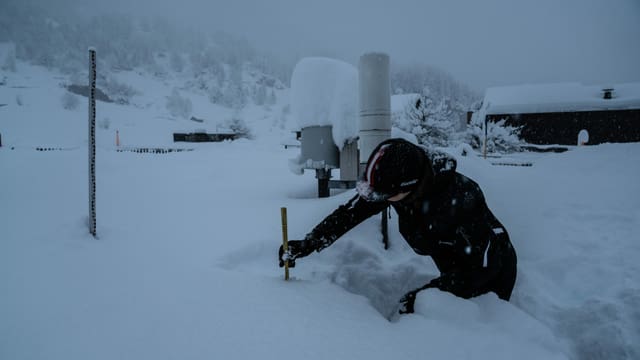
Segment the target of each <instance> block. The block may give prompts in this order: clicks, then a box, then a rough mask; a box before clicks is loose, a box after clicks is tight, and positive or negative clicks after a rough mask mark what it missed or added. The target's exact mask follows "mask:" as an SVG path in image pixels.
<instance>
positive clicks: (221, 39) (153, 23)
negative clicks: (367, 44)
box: [0, 0, 479, 108]
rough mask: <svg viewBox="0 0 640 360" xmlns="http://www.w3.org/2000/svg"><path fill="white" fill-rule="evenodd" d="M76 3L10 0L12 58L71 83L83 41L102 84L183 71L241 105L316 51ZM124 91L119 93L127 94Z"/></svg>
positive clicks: (400, 89)
mask: <svg viewBox="0 0 640 360" xmlns="http://www.w3.org/2000/svg"><path fill="white" fill-rule="evenodd" d="M76 5H77V4H76V2H73V1H57V2H51V3H44V4H43V3H38V2H34V1H14V0H9V1H7V2H6V4H5V5H3V11H2V13H0V42H5V43H12V44H13V47H14V49H15V51H14V52H15V54H13V56H15V58H17V59H20V60H23V61H27V62H30V63H33V64H37V65H42V66H45V67H47V68H54V69H57V70H60V71H61V72H63V73H64V74H67V75H68V76H69V78H70V79H71V82H72V83H77V82H82V81H84V79H86V77H85V76H84V74H86V71H87V48H88V47H95V48H96V49H97V51H98V66H99V68H100V69H101V71H100V73H99V82H101V83H102V84H103V87H105V86H109V85H108V83H109V78H110V74H112V73H117V72H119V71H130V70H134V69H135V70H138V71H144V72H145V73H146V74H147V75H148V76H154V77H159V78H162V77H163V76H167V74H169V73H172V74H178V75H179V76H180V77H182V78H183V79H184V87H185V88H187V89H192V90H195V91H201V92H206V93H207V95H208V96H209V99H210V101H211V102H212V103H215V104H220V105H223V106H226V107H231V108H242V107H243V106H244V105H245V104H246V101H247V99H248V98H251V99H253V100H254V102H256V103H257V104H261V103H263V102H264V101H267V100H268V98H269V96H270V95H271V92H270V91H269V90H270V89H273V88H282V87H288V86H289V81H290V77H291V73H292V71H293V67H294V66H295V63H296V62H297V61H298V60H299V59H300V58H303V57H305V56H316V55H319V54H318V53H317V52H310V53H309V54H299V56H298V58H297V59H293V58H291V57H290V56H286V55H283V54H280V55H278V54H274V53H268V52H266V51H264V50H257V49H258V47H256V46H255V45H254V44H252V43H251V42H250V41H249V40H247V39H246V38H245V37H243V36H239V35H236V34H233V33H230V32H227V31H225V30H224V29H215V25H212V26H211V30H203V29H202V28H201V27H200V28H196V27H195V26H190V25H186V24H184V23H179V22H178V21H176V20H175V19H169V18H167V17H166V16H160V15H153V14H154V13H153V12H150V13H149V15H147V16H140V15H137V14H128V13H124V12H122V11H118V10H117V9H114V10H112V11H104V12H101V13H98V12H94V13H93V14H86V9H84V10H83V8H82V7H78V6H76ZM390 55H391V59H392V62H393V59H394V58H393V54H390ZM0 61H5V59H0ZM7 61H8V60H7ZM391 71H392V76H391V81H392V83H391V88H392V91H393V93H396V94H400V93H419V92H421V91H423V90H424V88H425V87H428V88H429V90H430V92H431V94H432V95H433V96H435V97H437V98H444V97H446V98H448V99H453V100H454V101H456V102H459V103H461V104H463V106H465V107H466V106H468V105H469V104H470V103H471V102H473V101H475V100H477V99H478V98H479V94H478V93H477V92H474V91H472V90H470V88H469V87H468V86H466V85H465V84H463V83H462V82H460V81H458V80H456V79H455V78H454V77H453V76H452V75H450V74H449V73H448V72H446V71H444V70H442V69H439V68H437V67H435V66H432V65H428V64H424V63H420V62H418V61H415V62H413V63H412V64H411V65H403V64H399V63H392V69H391ZM247 72H249V73H251V74H253V75H255V76H254V77H255V80H252V82H253V81H255V82H253V83H247V79H246V77H247V76H246V73H247ZM256 74H260V75H256ZM114 82H115V81H113V80H112V81H111V84H112V87H113V86H114ZM118 86H119V87H120V88H126V87H127V84H118ZM124 90H127V89H124ZM130 91H136V89H131V90H130ZM138 91H140V89H138ZM119 92H121V93H122V92H123V89H120V90H119ZM124 92H125V93H126V92H127V91H124ZM127 96H128V95H124V98H122V99H120V101H122V102H127V101H126V97H127Z"/></svg>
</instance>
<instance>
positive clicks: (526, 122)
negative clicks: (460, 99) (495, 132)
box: [487, 109, 640, 145]
mask: <svg viewBox="0 0 640 360" xmlns="http://www.w3.org/2000/svg"><path fill="white" fill-rule="evenodd" d="M502 119H506V121H505V124H506V125H510V126H522V130H521V133H520V137H521V138H522V139H523V140H524V141H526V142H528V143H530V144H537V145H553V144H558V145H576V144H577V142H578V133H579V132H580V130H582V129H586V130H587V131H588V132H589V144H591V145H595V144H601V143H607V142H640V109H633V110H606V111H579V112H553V113H537V114H498V115H487V121H492V122H496V121H500V120H502Z"/></svg>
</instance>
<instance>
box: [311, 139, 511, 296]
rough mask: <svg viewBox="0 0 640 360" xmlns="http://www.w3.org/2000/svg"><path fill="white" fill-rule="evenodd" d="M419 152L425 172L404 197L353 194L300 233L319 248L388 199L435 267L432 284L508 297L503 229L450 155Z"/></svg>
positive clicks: (407, 233) (457, 292)
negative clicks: (368, 198)
mask: <svg viewBox="0 0 640 360" xmlns="http://www.w3.org/2000/svg"><path fill="white" fill-rule="evenodd" d="M425 155H426V157H427V159H428V161H425V163H426V165H425V169H424V172H425V176H423V180H422V181H421V183H420V184H419V185H418V188H417V189H416V190H414V191H413V192H412V193H411V194H409V196H407V197H406V198H405V199H403V200H401V201H398V202H388V201H383V202H369V201H366V200H364V199H363V198H361V197H360V196H359V195H356V196H355V197H353V198H352V199H351V200H349V201H348V202H347V203H346V204H344V205H342V206H340V207H339V208H338V209H336V210H335V211H334V212H333V213H331V214H330V215H329V216H327V217H326V218H325V219H324V220H323V221H322V222H321V223H320V224H318V225H317V226H316V227H315V228H314V229H313V230H312V231H311V232H310V233H309V234H308V235H307V237H306V239H308V240H313V241H314V242H316V243H317V244H318V246H317V248H318V249H317V250H318V251H320V250H322V249H323V248H325V247H327V246H329V245H331V244H332V243H333V242H334V241H336V240H337V239H338V238H339V237H340V236H342V235H343V234H345V233H346V232H347V231H349V230H350V229H352V228H353V227H355V226H356V225H358V224H359V223H361V222H362V221H364V220H365V219H367V218H369V217H371V216H372V215H374V214H377V213H379V212H381V211H382V210H383V209H384V208H386V207H388V206H389V205H391V206H393V208H394V209H395V211H396V212H397V214H398V222H399V228H400V233H401V234H402V236H403V237H404V239H405V240H406V241H407V243H408V244H409V245H410V246H411V247H412V248H413V250H414V251H415V252H416V253H417V254H420V255H428V256H431V258H432V259H433V261H434V262H435V264H436V266H437V267H438V269H439V270H440V272H441V276H440V277H439V278H437V279H435V280H434V281H432V285H433V286H434V287H438V288H440V289H441V290H444V291H449V292H452V293H454V294H455V295H457V296H461V297H464V298H469V297H473V296H477V295H480V294H483V293H486V292H489V291H494V292H496V293H497V294H498V296H500V297H501V298H503V299H505V300H508V299H509V296H510V295H511V290H512V288H513V285H514V282H515V275H516V255H515V251H514V249H513V247H512V246H511V243H510V241H509V237H508V235H507V231H506V229H505V228H504V226H503V225H502V224H501V223H500V222H499V221H498V220H497V219H496V217H495V216H494V215H493V213H492V212H491V211H490V210H489V208H488V207H487V204H486V202H485V199H484V196H483V194H482V191H481V190H480V187H479V186H478V184H476V183H475V182H474V181H473V180H471V179H469V178H468V177H466V176H464V175H462V174H459V173H457V172H456V161H455V159H453V158H452V157H450V156H448V155H446V154H444V153H440V152H432V151H428V150H426V149H425ZM431 174H433V175H431ZM426 179H429V180H426Z"/></svg>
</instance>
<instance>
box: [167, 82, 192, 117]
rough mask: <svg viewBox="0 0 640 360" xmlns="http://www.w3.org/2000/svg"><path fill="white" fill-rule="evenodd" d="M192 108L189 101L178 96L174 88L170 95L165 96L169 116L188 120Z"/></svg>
mask: <svg viewBox="0 0 640 360" xmlns="http://www.w3.org/2000/svg"><path fill="white" fill-rule="evenodd" d="M192 107H193V105H192V104H191V100H190V99H189V98H186V97H183V96H182V95H180V93H179V92H178V89H176V88H174V89H173V91H172V92H171V95H169V96H167V110H169V113H170V114H171V116H174V117H182V118H185V119H188V118H189V116H190V115H191V111H192Z"/></svg>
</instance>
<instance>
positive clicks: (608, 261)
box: [0, 64, 640, 360]
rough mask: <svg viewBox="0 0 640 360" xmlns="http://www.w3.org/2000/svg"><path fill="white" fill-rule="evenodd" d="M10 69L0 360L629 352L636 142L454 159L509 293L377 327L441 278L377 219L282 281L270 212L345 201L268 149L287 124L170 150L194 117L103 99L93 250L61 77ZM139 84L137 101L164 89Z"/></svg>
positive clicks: (638, 203)
mask: <svg viewBox="0 0 640 360" xmlns="http://www.w3.org/2000/svg"><path fill="white" fill-rule="evenodd" d="M7 76H8V79H9V81H7V83H6V85H4V86H0V103H3V104H8V105H7V106H3V107H0V133H1V134H2V141H3V147H2V148H0V174H1V175H0V289H1V290H0V291H1V296H0V319H1V321H0V358H1V359H65V360H68V359H114V358H119V359H217V358H230V359H256V358H259V359H280V358H283V357H288V358H291V357H295V358H302V359H359V358H363V359H385V360H386V359H390V358H394V359H395V358H398V359H401V358H406V359H424V358H435V359H445V358H446V359H483V358H488V359H514V358H518V359H565V358H573V359H603V358H607V359H625V358H627V359H633V358H638V357H639V356H640V349H639V347H638V341H637V340H638V338H640V330H639V329H638V326H637V324H638V323H639V322H640V312H639V311H638V304H640V280H639V278H638V276H637V274H638V273H639V270H640V269H639V267H640V266H638V265H637V261H636V259H637V258H638V257H640V244H639V243H638V240H637V234H636V233H637V229H638V228H639V226H640V182H639V181H637V179H638V177H640V163H639V162H637V161H634V160H633V159H634V157H637V154H638V153H639V152H640V144H605V145H600V146H595V147H586V148H575V149H572V150H571V151H569V152H567V153H564V154H544V155H540V154H539V155H536V156H535V157H534V159H533V162H534V165H533V166H532V167H496V166H491V165H489V164H488V163H487V162H485V161H484V160H482V159H480V158H477V157H475V156H473V155H471V156H461V155H460V154H461V153H462V151H461V149H449V151H450V152H451V153H452V154H453V155H455V156H456V157H457V159H458V162H459V166H460V171H461V172H463V173H465V174H467V175H469V176H470V177H472V178H474V179H476V180H477V181H478V182H479V183H480V185H481V186H482V188H483V190H484V191H485V195H486V198H487V201H488V204H489V206H490V207H491V208H492V209H493V210H494V212H495V213H496V215H497V216H498V217H499V218H500V219H501V220H502V221H503V222H504V224H505V226H506V227H507V228H508V230H509V231H510V234H511V237H512V241H513V243H514V246H515V248H516V250H517V251H518V255H519V264H518V271H519V273H518V280H517V283H516V288H515V291H514V295H513V298H512V301H511V302H510V303H506V302H503V301H501V300H499V299H498V298H497V297H496V296H494V295H492V294H488V295H484V296H481V297H478V298H475V299H471V300H463V299H458V298H456V297H454V296H452V295H449V294H447V293H442V292H439V291H428V292H425V293H422V294H421V295H419V297H418V300H417V304H416V311H417V313H416V314H413V315H408V316H401V317H393V318H392V321H388V320H387V317H388V316H389V314H390V313H393V312H394V310H395V304H396V301H397V300H398V298H399V297H400V296H401V295H402V294H403V293H404V292H405V291H407V290H409V289H411V288H413V287H415V286H417V285H419V284H421V283H424V282H426V281H428V280H429V279H430V278H432V277H434V276H437V270H436V269H435V266H434V265H433V264H432V262H431V260H430V259H429V258H426V257H420V256H417V255H415V254H413V253H412V251H411V250H410V249H409V248H408V246H406V245H405V244H404V242H403V240H402V239H401V237H400V235H399V233H398V232H397V218H396V217H395V216H394V215H392V218H391V220H390V221H391V224H390V229H391V233H390V240H391V248H390V250H387V251H385V250H384V249H382V246H381V235H380V234H379V230H378V229H379V219H378V218H372V219H369V220H367V221H366V222H364V223H363V224H361V225H360V226H358V227H357V228H355V229H354V230H352V231H351V232H349V233H348V234H346V235H345V236H344V238H343V239H341V240H339V241H338V242H337V243H336V244H334V245H333V246H332V247H330V248H328V249H326V250H325V251H323V252H322V253H319V254H313V255H311V256H310V257H308V258H305V259H301V260H299V261H298V262H297V266H296V268H294V269H292V271H291V272H292V276H293V278H294V279H293V280H292V281H289V282H285V281H283V279H282V269H279V268H278V267H277V257H276V254H277V248H278V246H279V244H280V241H281V223H280V207H282V206H286V207H287V208H288V213H289V219H288V220H289V238H291V239H296V238H301V237H302V236H304V234H305V233H306V232H307V231H309V230H310V229H311V228H312V227H313V226H314V225H315V224H316V223H317V222H319V221H320V220H321V219H322V218H323V217H324V215H326V214H327V213H329V212H330V211H331V210H332V209H334V208H335V207H337V206H338V205H339V204H341V203H343V202H345V201H346V200H347V199H349V198H350V197H351V196H352V192H351V191H346V192H333V193H332V195H333V196H332V197H330V198H326V199H316V198H315V192H316V183H315V179H314V177H313V174H310V173H308V174H305V175H304V176H294V175H292V174H291V173H290V172H289V170H288V168H287V159H289V158H291V157H294V156H295V155H296V154H297V151H298V150H297V149H291V148H289V149H284V148H283V147H282V146H281V145H280V140H281V138H282V137H284V136H287V133H288V129H287V124H286V123H282V122H281V121H280V120H275V117H274V116H273V114H271V113H269V112H268V111H266V110H264V109H261V108H257V107H256V108H250V109H248V110H246V111H247V112H246V113H245V114H247V115H246V117H247V122H248V123H249V125H250V126H253V129H254V131H255V132H256V139H255V140H240V141H235V142H225V143H210V144H180V143H178V144H174V143H172V142H171V135H170V133H171V132H172V131H173V130H174V129H176V128H182V127H183V125H186V124H189V121H188V120H171V119H166V118H165V117H168V116H167V113H166V109H164V102H163V100H161V97H162V96H164V95H158V96H157V97H155V98H152V97H151V95H149V98H147V100H148V104H149V105H148V106H143V107H136V106H121V105H114V104H102V103H99V107H98V120H100V119H101V118H103V117H104V118H109V119H110V126H109V129H99V130H98V152H97V178H98V184H97V214H98V228H97V231H98V237H99V238H98V239H94V238H92V237H91V236H90V235H89V234H88V227H87V224H86V221H87V213H88V200H87V190H88V189H87V152H86V143H87V128H86V119H85V118H86V106H85V103H84V100H82V101H81V105H80V106H79V107H78V108H77V109H76V110H73V111H69V110H64V109H62V107H61V105H60V100H59V99H60V97H61V96H62V94H63V92H64V89H62V88H60V87H58V86H57V83H58V82H59V81H60V79H57V78H55V77H54V76H53V75H52V74H50V73H47V72H45V71H44V70H41V69H39V68H34V67H29V66H27V65H25V64H19V72H18V73H17V74H13V73H11V74H8V75H7ZM142 84H143V85H139V86H140V87H141V88H142V89H141V90H143V92H144V93H145V94H151V93H153V92H158V93H159V94H165V93H166V94H167V95H168V94H169V93H170V90H171V88H170V87H167V88H166V91H164V90H162V89H165V88H162V86H163V85H162V84H159V83H153V82H151V80H143V82H142ZM16 86H19V87H16ZM146 87H149V89H146ZM145 90H148V91H145ZM18 95H19V96H20V97H21V102H22V105H18V104H17V101H16V99H17V96H18ZM145 96H146V95H145ZM192 100H193V102H194V109H195V108H197V106H198V105H196V104H197V101H198V100H197V96H195V95H194V96H193V98H192ZM204 100H206V99H204ZM280 105H284V104H280ZM203 106H204V105H203ZM225 111H226V110H223V109H220V108H215V107H209V108H207V110H203V113H207V116H211V117H212V118H214V117H224V116H226V115H227V113H226V112H225ZM274 111H275V110H274ZM251 114H255V115H251ZM116 129H119V130H120V136H121V141H122V142H123V144H125V145H127V146H166V147H174V148H176V147H180V148H187V147H188V148H193V149H195V150H194V151H190V152H181V153H171V154H161V155H160V154H157V155H155V154H154V155H152V154H138V153H130V152H117V151H116V147H115V144H114V137H115V130H116ZM196 145H197V146H196ZM39 146H51V147H56V148H64V149H65V150H60V151H49V152H40V151H36V150H35V148H36V147H39Z"/></svg>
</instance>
